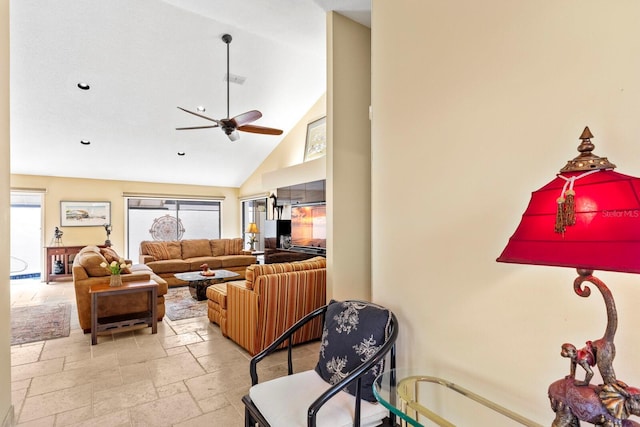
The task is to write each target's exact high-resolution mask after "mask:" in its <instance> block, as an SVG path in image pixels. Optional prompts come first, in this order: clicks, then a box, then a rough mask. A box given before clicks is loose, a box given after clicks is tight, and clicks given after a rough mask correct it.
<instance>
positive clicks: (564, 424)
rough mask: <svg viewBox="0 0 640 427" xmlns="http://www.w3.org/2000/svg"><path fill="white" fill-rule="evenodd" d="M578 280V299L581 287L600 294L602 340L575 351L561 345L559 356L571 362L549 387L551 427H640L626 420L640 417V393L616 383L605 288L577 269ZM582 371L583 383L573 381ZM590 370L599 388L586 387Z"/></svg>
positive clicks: (612, 315)
mask: <svg viewBox="0 0 640 427" xmlns="http://www.w3.org/2000/svg"><path fill="white" fill-rule="evenodd" d="M578 273H579V276H578V277H577V278H576V279H575V281H574V283H573V289H574V291H575V292H576V294H578V295H579V296H581V297H588V296H589V295H590V294H591V289H590V288H589V287H588V286H586V285H585V286H584V289H583V288H582V285H583V283H584V282H589V283H592V284H593V285H594V286H596V287H597V288H598V290H600V293H601V294H602V298H603V299H604V302H605V306H606V309H607V327H606V329H605V332H604V335H603V336H602V338H600V339H597V340H595V341H587V343H586V346H585V347H584V348H582V349H580V350H577V349H576V347H575V346H574V345H573V344H569V343H565V344H563V345H562V351H561V352H560V354H561V356H563V357H567V358H569V359H570V360H571V365H570V369H569V375H567V376H566V377H565V378H564V379H561V380H558V381H556V382H554V383H553V384H551V385H550V386H549V400H550V401H551V409H553V411H554V412H555V413H556V417H555V419H554V421H553V424H552V427H576V426H579V425H580V421H585V422H588V423H592V424H595V425H598V426H606V427H631V426H637V427H640V424H638V423H636V422H635V421H631V420H628V418H629V416H631V415H640V390H638V389H637V388H635V387H630V386H628V385H627V384H625V383H624V382H622V381H620V380H618V379H616V375H615V372H614V369H613V359H614V357H615V354H616V349H615V344H614V343H613V339H614V337H615V333H616V329H617V327H618V316H617V312H616V305H615V302H614V300H613V295H612V294H611V291H609V288H607V286H606V285H605V284H604V283H603V282H602V281H601V280H599V279H598V278H596V277H594V276H593V275H592V273H593V271H591V270H582V269H578ZM578 365H580V366H581V367H582V368H583V369H584V370H585V372H586V373H585V379H584V380H576V379H575V376H576V367H577V366H578ZM591 366H597V367H598V371H599V372H600V375H601V376H602V380H603V384H600V385H597V386H595V385H591V384H589V383H590V381H591V378H592V377H593V371H592V370H591Z"/></svg>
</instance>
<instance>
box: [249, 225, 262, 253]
mask: <svg viewBox="0 0 640 427" xmlns="http://www.w3.org/2000/svg"><path fill="white" fill-rule="evenodd" d="M259 232H260V231H259V230H258V226H257V225H256V223H255V222H250V223H249V225H248V226H247V233H249V234H251V237H250V238H249V249H250V250H252V251H253V250H255V248H254V245H255V243H256V240H257V239H256V234H258V233H259Z"/></svg>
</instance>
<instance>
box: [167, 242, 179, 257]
mask: <svg viewBox="0 0 640 427" xmlns="http://www.w3.org/2000/svg"><path fill="white" fill-rule="evenodd" d="M166 245H167V251H168V252H169V258H167V259H182V244H181V243H180V242H179V241H178V240H171V241H169V242H166Z"/></svg>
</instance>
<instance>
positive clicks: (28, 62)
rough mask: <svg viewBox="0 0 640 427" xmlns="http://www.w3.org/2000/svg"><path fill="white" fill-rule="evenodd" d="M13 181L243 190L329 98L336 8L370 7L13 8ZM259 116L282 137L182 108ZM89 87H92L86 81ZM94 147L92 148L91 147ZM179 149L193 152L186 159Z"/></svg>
mask: <svg viewBox="0 0 640 427" xmlns="http://www.w3.org/2000/svg"><path fill="white" fill-rule="evenodd" d="M10 8H11V9H10V13H11V15H10V20H11V28H10V36H11V53H10V55H11V57H10V60H11V88H10V90H11V95H10V96H11V173H14V174H34V175H45V176H67V177H79V178H97V179H116V180H130V181H149V182H164V183H180V184H199V185H216V186H228V187H237V186H240V185H241V184H242V183H243V182H244V180H246V178H247V177H248V176H249V175H250V174H251V173H252V172H253V171H254V170H255V168H256V167H258V166H259V165H260V163H261V162H262V161H263V160H264V159H265V158H266V157H267V156H268V155H269V153H270V152H271V151H272V150H273V149H274V148H275V147H276V146H277V145H278V143H279V142H280V141H281V140H282V138H284V137H285V136H286V135H287V132H288V131H289V130H290V129H291V128H292V127H293V126H294V125H295V124H296V123H297V122H298V121H299V120H300V118H301V117H302V116H303V115H304V114H305V113H306V111H307V110H308V109H309V108H310V107H311V106H312V105H313V104H314V103H315V102H316V101H317V100H318V99H319V98H320V96H321V95H322V94H323V93H324V92H325V91H326V47H325V39H326V35H325V23H326V11H328V10H337V11H338V12H340V13H342V14H344V15H345V16H347V17H350V18H352V19H354V20H356V21H358V22H361V23H363V24H365V25H369V20H370V2H369V0H348V1H338V0H268V1H267V0H237V1H222V0H164V1H163V0H136V1H130V0H109V1H101V0H85V1H78V0H57V1H55V2H54V1H46V0H11V3H10ZM225 33H228V34H230V35H232V37H233V41H232V42H231V44H230V45H229V49H230V69H229V71H230V74H231V75H232V76H239V77H242V78H244V83H242V84H237V83H233V82H232V83H231V84H230V98H229V99H230V100H229V114H230V116H231V117H233V116H235V115H237V114H240V113H243V112H245V111H248V110H253V109H256V110H259V111H261V112H262V114H263V116H262V118H261V119H259V120H258V121H256V122H254V124H256V125H261V126H268V127H275V128H279V129H282V130H284V133H283V135H281V136H270V135H258V134H253V133H245V132H242V133H241V134H240V139H239V140H238V141H236V142H231V141H230V140H229V139H228V138H227V136H226V135H225V134H224V133H223V132H222V131H221V130H220V129H201V130H184V131H178V130H176V129H175V128H176V127H184V126H203V125H209V124H212V123H211V122H207V121H206V120H205V119H201V118H199V117H196V116H193V115H190V114H187V113H185V112H183V111H180V110H179V109H178V108H176V107H178V106H180V107H183V108H186V109H189V110H192V111H195V110H196V109H197V107H199V106H203V107H205V111H204V112H203V113H202V114H204V115H206V116H209V117H213V118H216V119H221V118H225V117H226V115H227V93H226V92H227V86H226V85H227V83H226V81H225V75H226V72H227V70H226V52H227V51H226V44H225V43H224V42H223V41H222V40H221V36H222V35H223V34H225ZM81 82H84V83H87V84H88V85H90V89H89V90H82V89H80V88H79V87H78V83H81ZM81 141H89V142H90V143H89V144H88V145H85V144H82V143H81ZM178 152H184V153H185V155H184V156H179V155H178V154H177V153H178Z"/></svg>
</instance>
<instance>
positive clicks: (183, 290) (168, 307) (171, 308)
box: [164, 286, 207, 320]
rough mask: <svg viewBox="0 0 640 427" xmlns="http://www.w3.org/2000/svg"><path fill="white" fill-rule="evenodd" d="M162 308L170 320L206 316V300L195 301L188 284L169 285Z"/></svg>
mask: <svg viewBox="0 0 640 427" xmlns="http://www.w3.org/2000/svg"><path fill="white" fill-rule="evenodd" d="M164 310H165V314H166V315H167V317H168V318H169V319H171V320H182V319H189V318H192V317H200V316H206V315H207V301H206V300H204V301H196V300H195V299H194V298H193V297H192V296H191V293H189V287H188V286H180V287H171V288H169V291H168V292H167V294H166V295H165V296H164Z"/></svg>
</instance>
